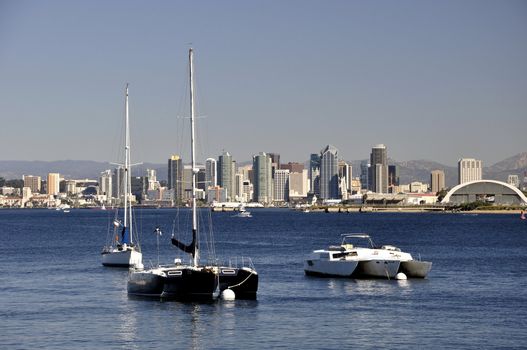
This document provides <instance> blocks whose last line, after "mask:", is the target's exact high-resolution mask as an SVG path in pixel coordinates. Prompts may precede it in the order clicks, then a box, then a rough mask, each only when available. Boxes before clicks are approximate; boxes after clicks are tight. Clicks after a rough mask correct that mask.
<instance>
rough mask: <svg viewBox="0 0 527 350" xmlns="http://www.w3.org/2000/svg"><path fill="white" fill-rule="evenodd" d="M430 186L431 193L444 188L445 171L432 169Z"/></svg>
mask: <svg viewBox="0 0 527 350" xmlns="http://www.w3.org/2000/svg"><path fill="white" fill-rule="evenodd" d="M430 187H431V191H432V193H437V192H439V191H442V190H444V189H445V188H446V186H445V172H444V171H443V170H432V172H431V173H430Z"/></svg>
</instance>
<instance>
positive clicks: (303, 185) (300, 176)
mask: <svg viewBox="0 0 527 350" xmlns="http://www.w3.org/2000/svg"><path fill="white" fill-rule="evenodd" d="M308 187H309V181H308V179H307V169H304V170H302V171H301V172H290V173H289V199H290V200H293V199H295V198H296V199H300V198H305V197H307V189H308Z"/></svg>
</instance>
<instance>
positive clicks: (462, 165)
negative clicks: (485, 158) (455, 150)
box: [457, 158, 482, 184]
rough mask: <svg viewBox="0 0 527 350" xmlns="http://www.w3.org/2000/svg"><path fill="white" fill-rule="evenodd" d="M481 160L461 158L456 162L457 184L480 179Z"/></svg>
mask: <svg viewBox="0 0 527 350" xmlns="http://www.w3.org/2000/svg"><path fill="white" fill-rule="evenodd" d="M481 168H482V166H481V160H477V159H474V158H461V159H460V160H459V161H458V162H457V171H458V184H464V183H466V182H471V181H477V180H481Z"/></svg>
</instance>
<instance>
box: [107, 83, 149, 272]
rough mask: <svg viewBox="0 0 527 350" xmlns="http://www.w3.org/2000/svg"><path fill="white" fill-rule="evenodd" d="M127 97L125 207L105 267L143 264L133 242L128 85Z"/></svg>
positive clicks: (115, 223)
mask: <svg viewBox="0 0 527 350" xmlns="http://www.w3.org/2000/svg"><path fill="white" fill-rule="evenodd" d="M125 95H126V97H125V122H124V125H125V141H124V155H125V159H124V164H119V165H120V166H122V167H123V170H124V178H123V187H122V188H123V189H124V191H123V192H124V195H123V197H124V205H123V211H124V214H123V220H122V221H121V220H120V219H119V218H118V213H119V209H118V208H117V209H116V217H115V219H114V221H113V226H114V230H113V234H112V236H111V237H110V238H109V243H108V244H107V245H106V246H105V247H104V248H103V250H102V253H101V254H102V264H103V265H104V266H117V267H134V266H140V265H141V264H142V260H143V255H142V254H141V248H140V246H139V244H135V243H134V241H133V232H134V231H133V217H132V201H131V197H132V186H131V176H130V167H131V164H130V128H129V125H128V124H129V116H128V84H126V94H125Z"/></svg>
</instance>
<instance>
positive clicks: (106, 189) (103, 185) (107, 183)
mask: <svg viewBox="0 0 527 350" xmlns="http://www.w3.org/2000/svg"><path fill="white" fill-rule="evenodd" d="M68 192H69V191H68ZM99 193H100V194H103V195H106V199H107V200H108V199H110V198H112V171H111V170H110V169H108V170H105V171H103V172H102V173H101V176H100V177H99Z"/></svg>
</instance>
